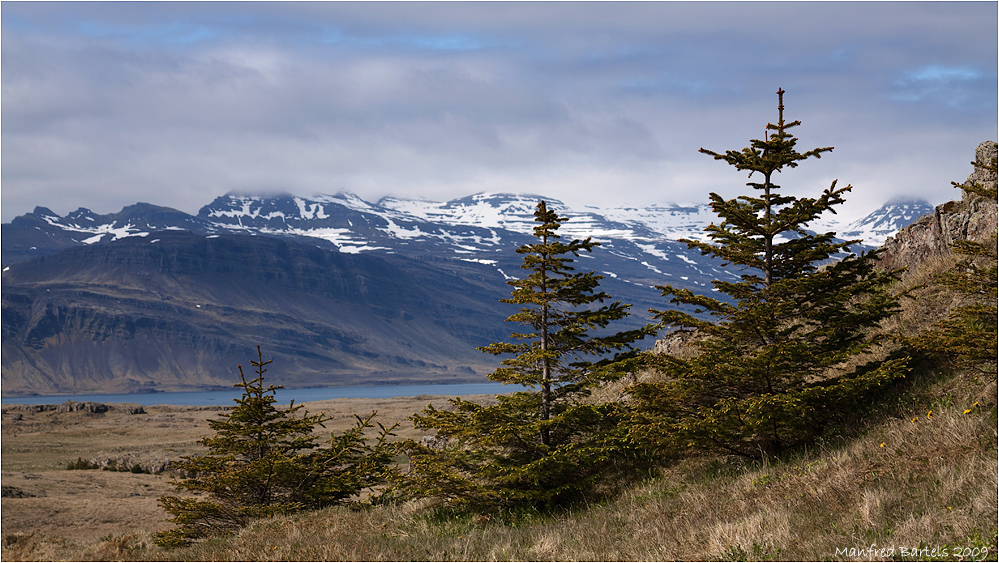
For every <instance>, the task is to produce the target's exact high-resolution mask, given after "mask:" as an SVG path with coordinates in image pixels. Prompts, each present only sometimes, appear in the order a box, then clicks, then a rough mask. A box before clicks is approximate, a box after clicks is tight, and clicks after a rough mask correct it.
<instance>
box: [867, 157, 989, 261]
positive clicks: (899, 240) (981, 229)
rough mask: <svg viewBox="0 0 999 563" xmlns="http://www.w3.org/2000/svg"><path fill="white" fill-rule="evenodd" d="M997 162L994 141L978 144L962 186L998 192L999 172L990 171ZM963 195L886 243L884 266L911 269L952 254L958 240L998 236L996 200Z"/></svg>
mask: <svg viewBox="0 0 999 563" xmlns="http://www.w3.org/2000/svg"><path fill="white" fill-rule="evenodd" d="M995 159H996V143H995V142H994V141H986V142H984V143H981V144H979V145H978V148H977V149H976V150H975V170H974V172H973V173H972V174H971V175H970V176H968V179H967V181H966V182H965V183H964V184H962V185H963V186H967V185H969V184H970V183H971V182H977V183H979V184H981V185H982V186H985V187H991V188H992V189H995V187H996V172H995V170H994V169H992V170H990V169H988V168H987V167H988V166H991V165H994V163H995ZM962 194H963V195H962V198H961V200H960V201H950V202H947V203H944V204H941V205H938V206H937V207H936V209H934V211H933V214H932V215H927V216H925V217H923V218H921V219H919V220H918V221H916V222H915V223H913V224H911V225H909V226H908V227H905V228H904V229H902V230H900V231H899V232H898V234H896V235H895V236H893V237H891V238H889V239H888V240H887V241H885V245H884V247H883V254H882V256H881V263H882V264H883V265H884V266H885V267H886V268H891V269H895V268H903V267H908V268H909V269H910V270H912V269H914V268H915V267H916V266H918V265H919V264H921V263H922V262H924V261H925V260H926V259H927V258H930V257H932V256H939V255H942V254H947V253H949V252H950V247H951V245H952V244H953V243H955V242H957V241H959V240H965V239H967V240H971V241H975V242H981V243H988V241H989V240H990V239H991V238H992V237H994V236H995V235H996V221H997V208H996V201H995V200H989V199H986V198H983V197H981V196H980V195H978V194H975V193H972V192H969V191H967V190H964V191H962Z"/></svg>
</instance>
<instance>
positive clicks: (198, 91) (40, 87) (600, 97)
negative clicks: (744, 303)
mask: <svg viewBox="0 0 999 563" xmlns="http://www.w3.org/2000/svg"><path fill="white" fill-rule="evenodd" d="M0 10H2V25H3V35H2V80H0V82H2V136H3V143H2V203H3V208H2V214H3V220H4V221H9V220H10V219H11V218H13V217H14V216H16V215H19V214H22V213H25V212H27V211H30V210H31V209H32V208H33V207H34V206H35V205H45V206H48V207H51V208H52V209H54V210H55V211H57V212H60V213H65V212H67V211H70V210H72V209H75V208H76V207H77V206H86V207H89V208H91V209H93V210H95V211H98V212H105V213H106V212H111V211H116V210H117V209H120V208H121V207H122V206H124V205H127V204H130V203H134V202H135V201H149V202H152V203H158V204H162V205H169V206H173V207H177V208H179V209H182V210H185V211H188V212H195V211H196V210H197V209H198V207H200V206H201V205H203V204H205V203H207V202H208V201H210V200H211V199H212V198H213V197H214V196H216V195H219V194H222V193H224V192H227V191H230V190H249V191H263V190H267V191H274V190H283V191H291V192H293V193H298V194H302V195H311V194H313V193H317V192H327V193H328V192H336V191H340V190H348V191H354V192H356V193H358V194H359V195H361V196H362V197H365V198H369V199H375V198H377V197H380V196H382V195H397V196H403V197H427V198H431V199H444V198H450V197H457V196H461V195H466V194H468V193H472V192H475V191H485V190H503V191H524V192H533V193H543V194H546V195H550V196H552V197H557V198H560V199H563V200H565V201H566V202H568V203H570V204H572V205H610V204H615V203H633V204H645V203H662V202H668V201H685V202H691V201H704V200H706V192H707V191H709V190H714V191H719V192H721V193H723V194H724V195H732V196H734V195H737V194H738V193H742V192H743V191H744V189H745V188H744V183H745V181H746V178H745V176H744V175H743V174H741V173H736V172H734V171H732V170H729V169H727V168H726V167H725V166H724V165H722V164H720V163H717V162H713V161H711V160H710V159H708V158H707V157H704V156H703V155H699V154H697V149H698V148H699V147H701V146H704V147H707V148H711V149H714V150H725V149H730V148H733V149H738V148H741V147H743V146H746V144H748V140H749V139H750V138H753V137H759V136H760V135H762V134H763V133H764V131H763V127H764V125H765V124H766V123H767V122H768V121H772V120H773V119H775V117H776V115H775V114H776V111H775V110H776V108H775V106H776V99H775V98H776V96H775V95H774V91H775V90H776V89H777V87H778V86H780V87H783V88H784V89H785V90H787V91H788V94H787V96H786V105H787V107H788V115H789V117H791V118H792V119H800V120H802V121H803V122H804V125H803V126H802V127H801V128H799V130H798V136H799V137H800V138H801V145H802V146H804V147H806V148H811V147H812V146H829V145H833V146H836V147H837V148H836V150H835V151H834V153H833V154H831V155H827V156H826V157H824V158H823V159H822V160H820V161H815V162H813V163H807V164H806V165H803V166H802V167H801V168H799V169H796V170H794V171H791V172H789V173H788V174H786V178H783V181H784V183H785V187H786V188H787V189H790V190H794V191H795V192H796V193H808V194H813V193H816V192H817V191H818V190H820V189H822V188H823V187H826V186H828V184H829V183H830V182H831V181H832V179H834V178H840V179H841V181H842V182H849V183H852V184H853V185H854V186H856V188H855V191H854V195H853V197H851V205H850V209H849V210H848V212H857V213H859V212H861V211H865V210H870V209H872V208H873V207H874V206H876V205H878V204H880V203H882V202H883V201H885V200H887V199H889V198H891V197H895V196H898V195H912V196H921V197H926V198H928V199H930V200H931V201H933V202H934V203H936V202H940V201H944V200H946V199H949V198H951V197H953V196H954V195H955V194H954V193H953V190H952V188H950V187H949V186H950V184H949V182H950V181H951V180H962V179H963V178H964V177H966V176H967V174H968V173H969V172H970V165H969V164H968V161H969V160H971V157H972V154H973V152H972V151H973V149H974V147H975V145H977V143H978V142H980V141H983V140H986V139H995V138H996V122H997V119H999V117H997V107H996V106H997V103H996V99H997V92H996V80H997V78H996V67H997V58H996V48H995V47H996V43H997V24H996V18H995V15H996V14H995V5H994V4H990V3H957V4H955V3H946V5H944V4H942V3H922V2H919V3H895V2H892V3H864V2H856V3H807V2H806V3H751V2H749V3H743V2H737V3H635V4H631V3H627V4H621V3H611V4H604V3H440V4H436V3H341V2H336V3H245V4H244V3H221V4H216V3H200V2H194V3H145V2H143V3H67V4H62V3H8V2H5V3H3V4H2V6H0Z"/></svg>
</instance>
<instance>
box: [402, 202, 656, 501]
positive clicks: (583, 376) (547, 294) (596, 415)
mask: <svg viewBox="0 0 999 563" xmlns="http://www.w3.org/2000/svg"><path fill="white" fill-rule="evenodd" d="M534 216H535V221H536V225H535V228H534V236H535V237H536V238H537V241H536V242H534V243H533V244H528V245H524V246H522V247H520V248H519V249H518V250H517V252H518V253H520V254H523V255H524V261H523V264H522V266H521V267H522V268H523V269H525V270H527V271H528V272H529V273H528V275H527V276H526V277H524V278H523V279H519V280H513V281H509V282H507V283H509V284H510V285H512V286H513V287H514V289H513V292H512V295H511V297H510V298H509V299H504V300H503V302H505V303H512V304H516V305H521V309H520V311H518V312H517V313H515V314H514V315H512V316H510V318H508V319H507V321H508V322H514V323H518V324H520V325H522V326H524V327H526V331H524V332H515V333H513V334H512V335H511V336H512V338H513V339H514V340H515V342H500V343H494V344H491V345H489V346H485V347H483V348H480V350H481V351H483V352H487V353H490V354H496V355H506V354H513V355H514V357H511V358H507V359H504V360H503V361H502V362H501V367H499V368H498V369H496V370H495V371H494V372H493V373H492V374H491V375H490V376H489V377H490V379H493V380H494V381H501V382H503V383H511V384H516V385H525V386H529V387H531V388H533V389H535V390H534V391H529V392H519V393H514V394H512V395H506V396H499V397H497V400H498V403H497V404H495V405H491V406H482V405H479V404H476V403H474V402H471V401H465V400H461V399H454V400H452V404H453V410H450V411H441V410H437V409H435V408H433V407H432V406H428V407H427V408H426V409H425V410H424V411H423V412H422V413H420V414H418V415H414V416H413V417H412V419H413V421H414V422H415V423H416V426H417V427H419V428H423V429H435V430H437V432H438V434H439V435H441V436H445V437H447V438H448V446H447V447H446V448H443V449H438V450H434V449H430V448H427V447H422V446H419V445H417V444H410V445H409V447H410V459H411V462H412V472H411V473H410V475H409V477H408V479H407V481H408V482H407V488H408V489H409V491H410V492H411V493H413V494H418V495H425V496H433V497H438V498H440V499H443V500H445V501H447V502H449V503H451V504H455V505H470V506H474V507H476V508H486V509H488V508H500V507H510V506H513V505H518V504H526V505H533V506H536V507H547V506H551V505H553V504H557V503H559V502H562V501H565V500H568V499H571V498H573V497H575V496H578V495H579V494H582V493H585V492H586V491H588V490H590V489H591V488H592V487H593V486H594V484H595V483H596V482H598V481H600V480H601V478H602V477H606V476H610V475H611V474H613V473H614V472H615V470H623V469H625V468H626V467H630V466H631V465H630V464H631V463H632V462H634V461H635V460H636V459H637V458H635V457H629V455H628V454H627V453H626V452H624V450H623V447H624V444H625V441H624V439H623V436H622V435H621V434H620V431H621V430H620V428H619V426H618V421H619V415H620V409H619V408H618V405H614V404H593V403H587V402H584V399H585V398H586V396H587V395H588V394H589V392H590V390H591V389H592V388H593V387H594V386H596V385H598V384H600V383H602V382H603V381H606V380H608V379H613V378H617V377H620V376H621V375H623V374H622V371H621V370H623V369H626V368H625V367H624V366H625V365H626V364H627V362H629V361H632V362H633V363H634V361H635V359H636V358H637V351H636V350H634V349H633V348H632V347H631V344H632V343H633V342H635V341H636V340H638V339H639V338H642V337H643V336H645V335H646V334H649V333H650V332H651V327H644V328H641V329H635V330H630V331H623V332H617V333H609V332H607V331H606V330H605V329H606V328H607V327H608V326H609V325H610V324H611V323H612V322H614V321H618V320H621V319H623V318H625V317H626V316H627V315H628V309H629V308H630V305H624V304H622V303H620V302H613V303H608V304H603V302H604V301H606V300H608V299H609V296H608V295H607V294H606V293H605V292H603V291H599V290H598V286H599V283H600V280H601V279H602V277H603V276H600V275H597V274H595V273H594V272H577V271H575V270H574V268H573V266H572V264H573V262H574V261H575V258H576V257H578V256H579V255H580V253H582V252H590V251H592V250H593V248H595V247H596V246H598V244H599V243H597V242H594V241H592V240H591V239H590V238H587V239H585V240H572V241H571V242H562V241H561V237H560V236H559V235H558V229H559V228H560V226H561V224H562V222H564V221H565V218H563V217H559V216H558V214H557V213H556V212H555V211H554V210H552V209H549V208H548V206H547V204H546V203H545V202H544V201H542V202H540V203H539V204H538V206H537V210H536V211H535V214H534ZM593 332H598V333H604V334H599V335H594V334H592V333H593ZM587 357H591V358H593V360H594V361H591V360H589V359H587Z"/></svg>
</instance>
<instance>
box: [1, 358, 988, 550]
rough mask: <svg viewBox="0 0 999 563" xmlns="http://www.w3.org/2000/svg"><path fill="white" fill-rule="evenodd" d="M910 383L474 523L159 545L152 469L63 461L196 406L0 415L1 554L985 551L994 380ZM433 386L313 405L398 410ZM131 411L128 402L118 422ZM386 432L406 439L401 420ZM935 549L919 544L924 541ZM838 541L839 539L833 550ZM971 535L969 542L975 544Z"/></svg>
mask: <svg viewBox="0 0 999 563" xmlns="http://www.w3.org/2000/svg"><path fill="white" fill-rule="evenodd" d="M914 377H917V378H920V379H921V381H917V382H913V383H912V384H911V385H912V386H913V389H912V390H910V391H909V392H907V393H900V394H898V396H897V397H896V398H894V399H891V400H889V401H888V402H887V403H885V404H882V405H880V406H879V407H878V408H874V409H872V410H871V412H870V413H869V414H868V416H867V419H866V420H863V421H860V422H858V423H856V425H854V426H852V427H850V428H843V429H838V430H837V431H833V432H831V433H830V434H829V435H828V436H827V437H826V438H825V440H824V441H822V442H820V443H818V444H816V446H815V447H814V448H812V449H810V450H808V451H800V452H797V453H794V454H791V455H789V456H787V457H785V458H783V459H770V460H767V461H765V462H763V463H749V462H745V461H741V460H737V459H733V458H718V457H705V458H697V459H688V460H685V461H683V462H681V463H678V464H676V465H674V466H672V467H670V468H669V469H666V470H664V471H663V472H662V473H661V474H659V475H656V476H654V477H650V478H649V479H648V480H647V481H645V482H644V483H640V484H637V485H635V486H633V487H631V488H630V489H629V490H628V491H627V492H626V493H625V494H623V495H621V496H620V497H618V498H615V499H613V500H611V501H609V502H605V503H602V504H598V505H593V506H588V507H581V508H578V509H576V510H573V511H569V512H565V513H560V514H548V515H543V514H533V513H525V514H512V515H509V516H508V517H507V518H505V519H502V521H501V520H500V519H497V520H494V521H491V520H487V519H485V518H477V517H475V516H473V515H461V514H443V513H440V512H437V511H434V510H432V509H430V508H429V507H427V506H426V505H425V504H424V503H420V502H411V503H407V504H401V505H386V506H372V507H367V508H363V509H359V510H358V509H350V508H332V509H327V510H322V511H317V512H308V513H302V514H298V515H294V516H290V517H282V518H275V519H271V520H265V521H260V522H257V523H256V524H254V525H252V526H250V527H249V528H247V529H245V530H243V531H241V532H240V533H239V534H238V535H236V536H234V537H230V538H222V539H216V540H211V541H207V542H204V543H201V544H198V545H194V546H192V547H189V548H183V549H177V550H172V551H164V550H161V549H160V548H158V547H155V546H153V545H152V542H151V533H152V532H155V531H157V530H162V529H165V528H166V527H167V526H166V523H165V522H163V520H162V519H163V516H164V515H163V513H162V512H161V511H160V510H159V509H158V507H157V506H156V504H155V499H156V497H158V496H160V495H162V494H165V493H167V492H169V491H170V489H169V487H168V478H167V477H165V476H163V475H146V474H132V473H119V472H110V471H100V470H90V471H79V470H77V471H68V470H65V469H64V464H65V463H66V462H67V461H69V460H75V459H76V458H77V457H80V456H82V457H84V458H86V457H87V455H88V454H93V453H96V450H101V451H106V450H114V449H116V448H117V449H129V448H144V449H145V451H147V452H148V451H149V450H150V449H151V448H154V446H150V445H149V444H157V446H155V447H162V448H167V449H169V450H170V451H177V452H179V451H193V449H194V448H195V440H196V439H197V438H198V437H199V436H200V435H201V433H202V432H203V431H204V430H205V424H204V422H203V420H204V418H206V415H207V416H211V415H212V413H210V412H204V411H194V410H191V409H185V408H181V407H151V408H148V409H147V410H148V411H149V413H148V414H147V415H124V414H106V415H104V416H93V415H86V414H83V413H36V414H33V415H31V416H28V415H24V416H23V417H22V420H20V421H16V422H13V421H8V420H7V418H8V417H10V416H11V414H10V413H8V414H7V415H5V420H4V423H3V484H4V486H5V487H8V486H12V487H17V488H19V489H20V490H22V491H23V492H25V493H28V494H34V495H35V496H33V497H26V498H4V499H3V542H2V556H3V559H4V560H5V561H12V560H65V559H72V560H261V561H268V560H676V559H679V560H738V559H748V560H995V558H996V553H997V551H996V548H997V546H996V541H997V514H999V508H997V500H996V499H997V497H996V492H997V490H999V482H997V474H999V465H997V450H996V441H997V436H996V427H997V414H996V413H997V411H996V393H997V390H996V378H995V377H994V376H992V377H985V376H982V375H978V374H974V373H962V374H958V375H952V376H949V377H945V378H939V377H934V374H929V373H927V374H922V375H921V376H919V375H917V376H914ZM428 402H434V403H435V404H438V405H442V404H444V402H445V400H444V398H435V399H433V401H431V400H430V399H429V398H406V399H388V400H380V401H364V400H360V399H354V400H349V401H340V402H337V403H336V404H335V405H334V404H326V405H322V404H313V405H310V406H311V407H312V408H313V409H315V410H319V409H323V410H327V412H335V413H337V416H338V419H337V421H338V422H339V421H341V420H342V421H343V422H342V426H343V427H346V426H347V425H349V424H350V420H351V419H352V413H353V412H355V411H358V412H365V411H368V412H370V410H371V409H377V410H379V412H381V413H384V416H385V418H386V420H388V419H392V420H395V419H398V418H402V417H403V415H404V414H408V413H410V412H413V411H414V410H418V409H419V408H420V407H422V406H423V405H425V404H427V403H428ZM136 417H145V418H144V419H142V420H143V424H136V423H135V422H136V420H137V419H136ZM400 433H401V434H402V435H404V436H415V435H418V432H417V431H415V430H414V429H412V428H406V429H402V430H401V431H400ZM934 549H936V550H937V552H936V554H937V555H941V554H944V553H945V552H946V554H947V556H946V557H938V558H935V557H933V556H932V555H933V550H934ZM851 550H852V551H851ZM985 550H987V553H986V552H985Z"/></svg>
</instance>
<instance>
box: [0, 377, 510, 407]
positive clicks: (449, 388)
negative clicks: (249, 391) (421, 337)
mask: <svg viewBox="0 0 999 563" xmlns="http://www.w3.org/2000/svg"><path fill="white" fill-rule="evenodd" d="M513 391H515V389H513V388H511V387H510V386H506V387H504V386H503V384H501V383H496V382H492V381H487V382H482V383H432V384H420V385H392V384H382V385H363V386H349V387H304V388H299V389H279V390H278V391H277V392H276V394H275V396H276V398H277V399H278V402H279V403H287V402H290V401H291V400H294V401H295V402H296V403H304V402H311V401H325V400H330V399H386V398H391V397H413V396H418V395H452V396H460V395H482V394H497V393H510V392H513ZM240 394H241V392H240V391H239V390H238V389H236V388H232V389H224V390H209V391H173V392H164V391H160V392H153V393H106V394H104V393H102V394H97V393H92V394H78V395H31V396H26V397H0V404H2V405H45V404H59V403H64V402H66V401H75V402H85V401H92V402H99V403H136V404H140V405H143V406H152V405H178V406H212V405H230V404H232V401H233V399H237V398H239V396H240Z"/></svg>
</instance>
